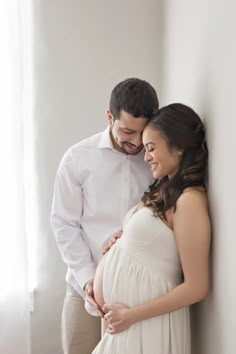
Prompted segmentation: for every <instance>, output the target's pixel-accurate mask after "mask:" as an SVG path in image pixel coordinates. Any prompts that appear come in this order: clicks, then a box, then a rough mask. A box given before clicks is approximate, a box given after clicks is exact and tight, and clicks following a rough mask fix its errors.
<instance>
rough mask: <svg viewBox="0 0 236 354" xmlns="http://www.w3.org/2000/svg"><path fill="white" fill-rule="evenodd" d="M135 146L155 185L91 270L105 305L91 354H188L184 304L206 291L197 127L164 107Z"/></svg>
mask: <svg viewBox="0 0 236 354" xmlns="http://www.w3.org/2000/svg"><path fill="white" fill-rule="evenodd" d="M143 145H144V147H145V150H146V153H145V160H146V161H147V162H148V163H149V164H150V166H151V169H152V173H153V177H154V178H155V182H154V184H153V185H152V186H150V188H149V190H148V191H147V192H146V193H145V194H144V196H143V198H142V202H141V203H139V204H138V205H137V206H135V207H134V208H133V209H131V210H130V211H129V212H128V214H127V215H126V218H125V220H124V228H123V235H122V237H121V238H120V239H119V240H118V241H117V242H116V244H115V245H114V246H113V247H112V248H111V249H110V251H109V252H108V253H107V254H106V255H105V256H104V257H103V259H102V261H101V263H100V264H99V266H98V269H97V274H96V277H95V280H94V292H95V299H96V300H97V302H98V303H99V304H100V306H102V305H103V303H104V302H105V305H104V306H103V310H104V312H105V313H106V314H105V320H106V321H107V324H108V328H107V333H106V334H105V336H104V337H103V338H102V340H101V341H100V343H99V344H98V346H97V347H96V349H95V350H94V352H93V354H121V353H122V354H128V353H129V354H190V351H191V349H190V347H191V345H190V344H191V343H190V323H189V308H188V306H189V305H191V304H193V303H195V302H198V301H200V300H202V299H203V298H205V297H206V296H207V293H208V282H209V280H208V278H209V275H208V257H209V246H210V235H211V228H210V220H209V214H208V203H207V195H206V188H205V177H206V168H207V146H206V142H205V134H204V127H203V124H202V122H201V120H200V118H199V117H198V115H197V114H196V113H195V112H194V111H193V110H192V109H191V108H189V107H187V106H185V105H182V104H171V105H169V106H166V107H164V108H162V109H160V110H159V111H158V113H157V114H156V116H155V117H154V118H153V119H152V120H151V122H150V123H149V124H148V126H147V127H146V128H145V130H144V132H143ZM102 281H103V288H102V287H101V282H102Z"/></svg>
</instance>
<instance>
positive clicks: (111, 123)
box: [107, 109, 114, 127]
mask: <svg viewBox="0 0 236 354" xmlns="http://www.w3.org/2000/svg"><path fill="white" fill-rule="evenodd" d="M107 121H108V124H109V126H110V127H112V125H113V123H114V118H113V115H112V114H111V112H110V111H109V109H107Z"/></svg>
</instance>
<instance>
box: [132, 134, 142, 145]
mask: <svg viewBox="0 0 236 354" xmlns="http://www.w3.org/2000/svg"><path fill="white" fill-rule="evenodd" d="M131 143H132V144H134V145H136V146H140V145H142V135H141V134H137V135H135V136H133V137H132V140H131Z"/></svg>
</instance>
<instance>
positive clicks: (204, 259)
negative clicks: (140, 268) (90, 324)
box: [104, 190, 211, 333]
mask: <svg viewBox="0 0 236 354" xmlns="http://www.w3.org/2000/svg"><path fill="white" fill-rule="evenodd" d="M172 223H173V230H174V234H175V237H176V242H177V247H178V250H179V255H180V260H181V264H182V268H183V274H184V282H183V283H182V284H180V285H179V286H177V287H176V288H174V289H172V290H171V291H169V292H168V293H166V294H164V295H162V296H160V297H159V298H157V299H155V300H152V301H150V302H148V303H145V304H141V305H138V306H136V307H133V308H130V309H128V308H127V307H125V306H123V305H120V304H111V305H104V312H107V313H106V315H105V318H106V319H107V320H108V322H109V323H110V324H111V325H112V327H113V329H112V330H109V332H110V333H118V332H122V331H123V330H125V329H127V328H128V327H129V326H130V325H132V324H134V323H136V322H140V321H143V320H146V319H149V318H152V317H156V316H161V315H164V314H166V313H169V312H172V311H176V310H178V309H180V308H182V307H185V306H188V305H191V304H193V303H195V302H198V301H200V300H202V299H203V298H205V297H206V296H207V293H208V282H209V281H208V278H209V275H208V258H209V246H210V238H211V227H210V220H209V215H208V208H207V201H206V196H205V194H204V193H202V192H199V191H196V190H189V191H188V192H185V193H183V194H182V195H181V196H180V198H179V199H178V201H177V209H176V212H175V213H174V214H173V215H172ZM147 291H148V289H147Z"/></svg>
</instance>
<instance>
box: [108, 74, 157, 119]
mask: <svg viewBox="0 0 236 354" xmlns="http://www.w3.org/2000/svg"><path fill="white" fill-rule="evenodd" d="M158 108H159V102H158V98H157V94H156V91H155V90H154V88H153V87H152V86H151V85H150V84H149V83H148V82H147V81H144V80H140V79H137V78H130V79H126V80H124V81H122V82H120V83H119V84H118V85H116V86H115V87H114V89H113V90H112V93H111V99H110V105H109V109H110V112H111V114H112V115H113V117H114V119H115V120H116V119H119V118H120V112H121V111H122V110H123V111H125V112H127V113H129V114H131V115H132V116H133V117H135V118H138V117H144V118H147V119H150V118H151V117H152V115H153V114H154V113H156V112H157V110H158Z"/></svg>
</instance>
